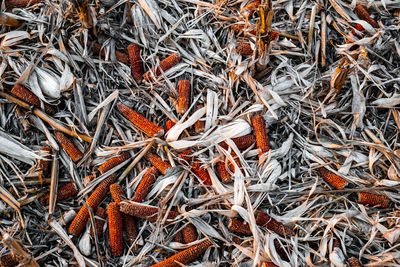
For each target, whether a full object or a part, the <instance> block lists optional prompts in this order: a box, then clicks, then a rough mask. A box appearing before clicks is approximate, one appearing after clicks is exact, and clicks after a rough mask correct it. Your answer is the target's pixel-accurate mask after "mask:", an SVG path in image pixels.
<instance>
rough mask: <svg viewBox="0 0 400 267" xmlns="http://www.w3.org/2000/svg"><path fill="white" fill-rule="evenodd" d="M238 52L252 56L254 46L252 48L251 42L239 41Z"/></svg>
mask: <svg viewBox="0 0 400 267" xmlns="http://www.w3.org/2000/svg"><path fill="white" fill-rule="evenodd" d="M236 53H238V54H239V55H242V56H251V55H253V48H251V45H250V44H249V43H238V44H237V47H236Z"/></svg>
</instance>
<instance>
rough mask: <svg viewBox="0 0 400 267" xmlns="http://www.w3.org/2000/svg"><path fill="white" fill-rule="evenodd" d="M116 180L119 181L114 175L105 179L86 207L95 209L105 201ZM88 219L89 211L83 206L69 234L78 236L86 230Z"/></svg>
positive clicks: (70, 227)
mask: <svg viewBox="0 0 400 267" xmlns="http://www.w3.org/2000/svg"><path fill="white" fill-rule="evenodd" d="M115 179H117V177H116V176H115V175H114V174H112V175H110V176H108V177H107V178H106V179H104V180H103V181H102V182H101V183H100V184H99V185H98V186H97V187H96V189H95V190H94V191H93V193H92V194H91V195H90V197H89V198H88V200H87V201H86V205H87V206H88V207H90V208H92V209H95V208H96V207H97V206H98V205H99V204H100V203H101V202H102V201H103V199H104V197H105V196H106V195H107V193H108V190H109V187H110V185H111V184H112V183H113V182H114V181H115ZM88 219H89V210H88V209H87V208H86V206H82V208H81V209H80V210H79V212H78V215H76V217H75V219H74V220H73V221H72V223H71V225H70V226H69V228H68V232H69V233H70V234H71V235H73V236H78V235H79V234H80V233H81V232H82V230H83V229H84V228H85V226H86V222H87V220H88Z"/></svg>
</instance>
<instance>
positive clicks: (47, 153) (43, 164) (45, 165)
mask: <svg viewBox="0 0 400 267" xmlns="http://www.w3.org/2000/svg"><path fill="white" fill-rule="evenodd" d="M51 152H52V148H51V147H50V146H43V147H41V148H40V155H41V156H42V157H43V159H40V160H39V161H38V170H39V179H41V181H43V179H44V178H46V177H47V176H48V175H49V172H50V163H51V158H52V157H51Z"/></svg>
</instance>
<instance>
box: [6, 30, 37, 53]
mask: <svg viewBox="0 0 400 267" xmlns="http://www.w3.org/2000/svg"><path fill="white" fill-rule="evenodd" d="M0 38H3V40H2V41H1V48H2V49H7V48H8V47H10V46H13V45H15V44H17V43H19V42H20V41H21V40H24V39H30V38H31V35H30V34H29V33H28V32H25V31H11V32H7V33H4V34H2V35H0Z"/></svg>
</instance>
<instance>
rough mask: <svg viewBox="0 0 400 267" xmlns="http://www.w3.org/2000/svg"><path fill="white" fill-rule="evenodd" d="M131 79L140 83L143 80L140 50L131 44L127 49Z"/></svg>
mask: <svg viewBox="0 0 400 267" xmlns="http://www.w3.org/2000/svg"><path fill="white" fill-rule="evenodd" d="M127 50H128V55H129V61H130V63H131V71H132V76H133V78H134V79H135V80H136V81H137V82H140V81H141V80H142V78H143V62H142V59H141V58H140V48H139V46H138V45H137V44H131V45H129V46H128V48H127Z"/></svg>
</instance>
